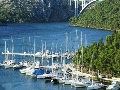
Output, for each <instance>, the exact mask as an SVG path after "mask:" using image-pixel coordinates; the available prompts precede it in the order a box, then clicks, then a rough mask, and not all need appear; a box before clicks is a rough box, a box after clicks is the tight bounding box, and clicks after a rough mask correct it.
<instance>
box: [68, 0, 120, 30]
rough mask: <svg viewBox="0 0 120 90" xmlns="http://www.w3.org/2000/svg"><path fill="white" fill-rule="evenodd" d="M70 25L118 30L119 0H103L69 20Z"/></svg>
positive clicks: (119, 20)
mask: <svg viewBox="0 0 120 90" xmlns="http://www.w3.org/2000/svg"><path fill="white" fill-rule="evenodd" d="M69 23H70V25H72V26H81V27H90V28H97V29H105V30H120V0H104V1H102V2H98V3H96V4H95V5H93V7H91V8H90V9H88V10H87V11H85V12H84V13H83V14H80V16H79V17H77V18H76V17H72V18H71V19H70V20H69Z"/></svg>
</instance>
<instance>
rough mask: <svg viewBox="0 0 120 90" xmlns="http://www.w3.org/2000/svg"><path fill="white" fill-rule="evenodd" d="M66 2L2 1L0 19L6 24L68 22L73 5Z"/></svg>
mask: <svg viewBox="0 0 120 90" xmlns="http://www.w3.org/2000/svg"><path fill="white" fill-rule="evenodd" d="M68 3H69V2H68V0H2V1H1V3H0V19H1V20H5V21H7V22H12V23H13V22H17V23H23V22H47V21H49V22H51V21H68V19H69V18H70V17H72V16H74V3H73V2H72V5H71V6H70V5H69V4H68Z"/></svg>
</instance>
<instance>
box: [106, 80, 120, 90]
mask: <svg viewBox="0 0 120 90" xmlns="http://www.w3.org/2000/svg"><path fill="white" fill-rule="evenodd" d="M119 88H120V86H119V83H118V81H113V82H112V83H111V85H109V86H108V87H107V88H106V90H119Z"/></svg>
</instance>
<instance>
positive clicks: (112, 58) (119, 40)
mask: <svg viewBox="0 0 120 90" xmlns="http://www.w3.org/2000/svg"><path fill="white" fill-rule="evenodd" d="M82 48H83V49H82ZM82 51H83V54H82ZM82 56H83V60H82ZM82 62H83V63H82ZM73 63H74V64H79V65H83V67H84V71H87V72H88V71H89V69H90V70H94V71H95V72H97V71H98V70H99V71H100V72H101V73H102V74H105V75H109V76H116V77H120V31H114V33H113V34H112V35H111V36H107V37H106V41H105V42H103V39H102V38H101V39H99V42H98V43H96V42H93V43H92V44H91V45H90V46H86V47H85V46H83V47H80V48H79V50H78V51H77V53H76V55H75V56H74V57H73Z"/></svg>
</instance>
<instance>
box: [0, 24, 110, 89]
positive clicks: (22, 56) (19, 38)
mask: <svg viewBox="0 0 120 90" xmlns="http://www.w3.org/2000/svg"><path fill="white" fill-rule="evenodd" d="M44 25H47V26H48V28H46V27H44ZM11 26H13V28H11V29H14V30H16V29H17V28H18V27H19V29H24V28H23V27H25V29H24V30H25V31H23V32H22V31H21V35H19V34H18V35H16V34H15V35H11V36H10V37H2V38H0V39H1V64H0V65H1V67H0V76H1V77H0V79H1V81H0V83H1V84H0V85H1V86H0V89H2V90H10V89H12V90H21V89H23V90H29V89H31V90H75V89H76V88H77V87H79V88H81V90H86V87H87V86H85V88H84V87H82V86H81V85H80V82H78V81H79V80H78V79H80V78H78V77H77V76H78V74H76V73H77V72H78V71H77V70H76V68H73V65H72V64H71V63H72V57H70V58H66V57H64V56H63V55H67V54H63V53H67V52H66V51H69V52H70V53H68V54H71V53H72V55H74V54H75V51H77V49H78V48H79V47H80V43H81V41H80V40H81V39H80V38H81V32H82V33H83V36H84V35H85V34H86V35H87V37H88V38H90V37H91V39H90V40H87V45H89V44H90V43H91V42H93V41H96V42H97V40H98V39H99V38H100V37H101V36H99V35H98V36H99V37H96V36H97V35H96V34H95V35H94V33H99V32H101V33H103V34H102V35H103V38H104V39H105V36H106V35H110V34H111V32H110V31H104V32H103V31H101V30H98V31H95V32H94V33H93V32H91V31H89V30H87V29H84V28H78V27H69V25H68V24H67V23H58V24H52V23H50V24H42V26H41V24H33V25H29V24H25V25H24V24H23V25H20V26H19V25H17V26H18V27H15V26H14V24H13V25H11ZM30 26H31V27H30ZM8 27H9V26H8ZM29 27H30V28H29ZM41 27H42V28H43V30H42V31H41ZM53 27H54V29H53ZM34 28H35V29H34ZM56 28H58V29H60V30H56ZM29 29H30V30H31V29H32V30H31V32H30V30H29ZM49 29H51V30H50V31H51V32H49ZM83 29H84V30H83ZM27 30H28V31H27ZM45 30H46V32H45ZM33 31H34V33H33ZM92 31H94V29H93V30H92ZM7 32H9V33H10V31H9V28H8V31H7ZM66 32H68V34H67V35H68V37H69V39H68V40H67V38H66V37H67V35H66V34H65V33H66ZM5 33H6V32H5ZM5 33H4V34H5ZM16 33H17V32H16ZM52 33H54V35H53V34H52ZM71 33H72V34H71ZM33 35H34V36H33ZM48 35H49V36H48ZM25 36H26V37H25ZM76 36H78V37H77V38H78V39H76ZM11 37H12V38H13V41H14V42H13V43H12V42H11ZM23 37H24V38H23ZM29 37H31V38H29ZM58 37H60V38H59V39H58ZM70 38H72V39H70ZM56 39H57V40H56ZM83 39H84V38H83ZM86 39H87V38H86ZM67 41H68V42H67ZM5 42H6V43H5ZM45 42H46V43H45ZM83 42H84V40H83ZM85 45H86V44H85ZM42 47H43V48H42ZM37 52H40V55H39V56H36V55H38V53H37ZM43 52H44V53H43ZM48 52H49V54H48ZM73 52H74V53H73ZM55 53H56V54H55ZM47 55H50V56H49V58H48V57H46V56H47ZM55 55H56V56H55ZM57 55H59V56H57ZM43 56H44V58H43ZM5 59H6V62H4V61H5ZM7 59H10V60H15V62H14V61H13V62H12V61H11V62H10V63H13V64H14V65H16V66H14V67H16V69H14V70H13V69H12V68H9V67H7V68H6V69H5V68H4V67H2V66H5V64H6V63H8V61H7ZM3 62H4V63H3ZM21 62H22V63H21ZM23 63H24V66H25V67H27V68H26V69H24V70H23V68H21V67H18V66H20V65H22V64H23ZM2 64H4V65H2ZM9 65H11V64H9ZM17 68H18V69H17ZM36 70H38V71H36ZM61 72H62V73H61ZM21 73H24V74H21ZM73 73H75V74H74V75H73ZM58 74H59V75H58ZM80 74H82V75H83V74H84V75H86V76H88V74H86V73H80V72H79V76H80ZM37 75H39V76H37ZM36 76H37V77H36ZM61 76H62V77H63V78H61ZM49 77H52V78H49ZM40 78H45V79H40ZM73 78H74V79H73ZM48 79H50V81H49V80H48ZM75 79H76V80H77V82H78V83H74V82H75V81H76V80H75ZM81 79H82V78H81ZM46 80H48V81H47V82H46ZM56 80H58V81H57V83H61V84H55V83H56ZM53 81H55V82H53ZM83 81H85V80H83ZM71 83H72V87H71ZM103 90H104V89H103Z"/></svg>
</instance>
